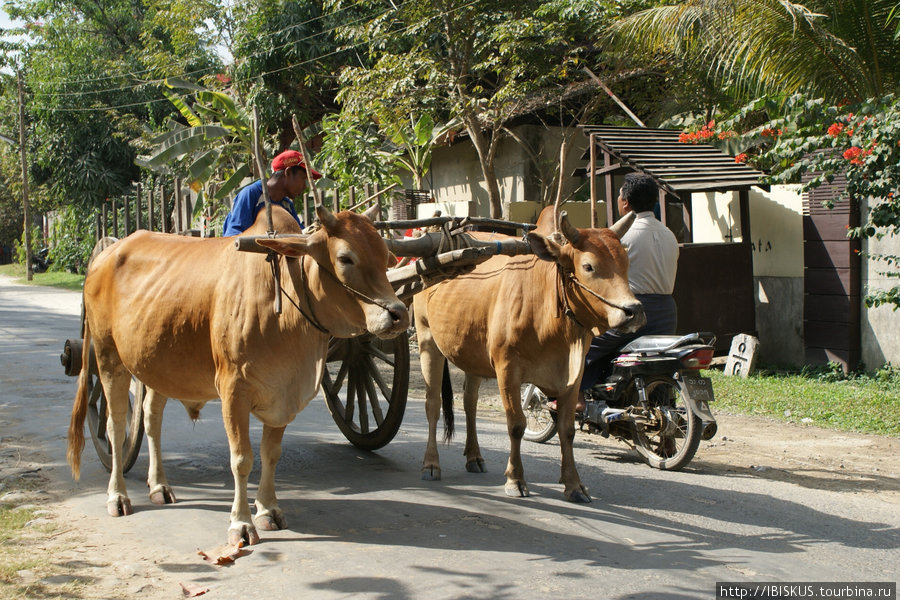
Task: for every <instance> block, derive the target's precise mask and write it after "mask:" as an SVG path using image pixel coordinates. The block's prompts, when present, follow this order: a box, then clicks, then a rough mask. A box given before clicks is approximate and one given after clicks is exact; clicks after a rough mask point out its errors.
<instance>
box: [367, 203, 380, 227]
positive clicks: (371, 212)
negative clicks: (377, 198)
mask: <svg viewBox="0 0 900 600" xmlns="http://www.w3.org/2000/svg"><path fill="white" fill-rule="evenodd" d="M363 216H364V217H367V218H368V219H369V220H370V221H372V222H373V223H374V222H375V221H377V220H378V219H379V218H381V209H380V208H379V207H378V205H377V204H373V205H372V206H370V207H369V208H367V209H366V212H364V213H363Z"/></svg>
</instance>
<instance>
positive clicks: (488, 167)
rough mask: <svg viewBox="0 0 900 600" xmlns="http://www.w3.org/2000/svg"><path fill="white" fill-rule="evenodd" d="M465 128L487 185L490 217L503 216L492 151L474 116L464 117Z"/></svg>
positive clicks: (498, 217) (497, 217)
mask: <svg viewBox="0 0 900 600" xmlns="http://www.w3.org/2000/svg"><path fill="white" fill-rule="evenodd" d="M466 130H467V131H468V132H469V137H470V138H471V139H472V143H473V144H474V145H475V151H476V152H477V153H478V163H479V164H480V165H481V174H482V176H483V177H484V184H485V185H486V186H487V191H488V200H490V203H491V218H492V219H502V218H503V204H502V203H501V198H500V186H499V185H497V175H496V173H495V172H494V153H493V152H491V149H490V147H489V146H490V143H489V142H488V141H487V140H486V139H485V135H484V132H483V131H482V129H481V126H480V124H479V122H478V119H476V118H475V117H474V116H470V117H467V118H466Z"/></svg>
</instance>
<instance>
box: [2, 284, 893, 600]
mask: <svg viewBox="0 0 900 600" xmlns="http://www.w3.org/2000/svg"><path fill="white" fill-rule="evenodd" d="M78 314H79V296H78V295H77V294H73V293H67V292H61V291H56V290H51V289H48V288H26V287H23V286H18V285H13V284H11V283H10V282H9V280H5V279H3V278H0V436H2V437H3V438H4V439H18V438H28V439H30V440H33V441H34V442H36V443H38V444H40V446H41V449H42V451H43V454H44V455H45V456H46V457H47V463H46V465H45V468H44V470H43V473H44V474H46V475H47V476H48V477H49V478H50V480H51V484H50V487H52V488H54V489H55V490H67V491H68V492H69V493H70V496H69V497H68V499H66V500H65V501H64V502H63V503H62V504H61V505H59V507H58V509H59V511H60V512H59V514H61V515H64V516H66V518H67V519H68V520H69V523H68V526H70V527H72V528H75V529H77V530H80V531H81V532H82V533H83V535H84V537H85V542H84V544H85V547H84V548H81V549H80V552H81V554H80V555H79V556H80V560H82V561H83V564H84V572H85V573H90V574H91V576H92V577H97V579H98V581H99V580H100V579H101V578H102V577H103V573H104V572H106V571H111V570H114V571H115V573H116V574H117V575H116V576H117V577H119V579H120V584H121V586H122V588H121V589H123V590H127V593H128V595H129V596H132V595H134V596H135V597H140V598H176V597H179V596H180V594H181V592H180V587H178V584H179V583H191V584H200V585H203V586H205V587H208V588H209V589H210V592H209V593H208V594H207V595H206V596H204V597H208V598H215V599H220V598H221V599H231V598H234V599H237V598H242V599H243V598H325V599H332V598H399V599H404V598H428V599H429V600H430V599H441V598H492V599H496V598H516V599H529V598H548V597H556V598H560V597H567V598H576V597H594V598H636V599H643V598H646V599H651V598H653V599H655V598H670V599H681V598H714V597H715V595H714V587H715V583H716V582H717V581H762V582H798V581H800V582H809V581H853V582H860V581H896V580H897V579H898V569H900V568H898V565H900V534H898V532H900V511H898V510H897V505H896V504H893V503H890V502H886V501H884V500H883V499H881V498H879V497H878V496H877V495H874V494H868V493H867V494H856V493H852V492H832V491H818V490H810V489H809V488H805V487H801V486H798V485H794V484H791V483H783V482H778V481H771V480H763V479H757V478H753V477H747V476H746V475H744V474H741V473H740V472H739V471H738V472H735V473H733V474H728V475H721V474H717V473H712V472H711V471H710V470H708V469H705V468H704V467H703V463H702V460H698V461H695V463H694V464H693V465H692V468H689V469H688V470H687V471H685V472H681V473H662V472H659V471H654V470H651V469H650V468H648V467H646V466H644V465H643V464H641V463H638V462H637V461H636V460H635V459H634V458H633V457H632V456H631V455H630V454H629V453H628V452H627V450H626V449H625V448H624V446H623V447H622V449H621V450H617V449H616V450H614V449H611V448H613V447H612V446H602V447H601V446H597V445H595V444H594V443H592V442H591V441H590V439H589V438H587V437H583V436H579V437H577V438H576V460H577V462H578V464H579V470H580V473H581V477H582V480H583V481H584V482H585V484H586V485H587V486H588V488H589V489H590V490H591V492H592V495H593V497H594V502H593V503H591V504H588V505H574V504H570V503H568V502H566V501H565V500H564V499H563V497H562V487H561V486H560V485H559V484H558V483H557V480H558V476H559V458H558V456H559V450H558V446H557V445H556V444H555V443H551V444H548V445H543V446H542V445H536V444H527V443H526V446H525V447H524V451H525V453H524V454H525V456H524V461H525V469H526V474H527V476H528V480H529V482H530V487H531V492H532V497H531V498H528V499H513V498H507V497H506V496H504V494H503V475H502V473H503V470H504V467H505V463H506V450H505V449H506V447H507V441H506V433H505V426H504V425H503V424H502V423H500V422H498V421H496V420H489V419H483V420H482V421H481V424H480V429H479V434H480V439H481V442H482V447H483V451H484V453H485V458H486V460H487V463H488V468H489V473H487V474H484V475H475V474H470V473H467V472H466V471H465V469H464V466H463V456H462V439H461V436H460V435H458V436H457V439H456V440H455V441H454V442H453V443H452V444H451V445H450V446H445V447H442V448H441V450H442V464H443V467H444V472H443V475H444V479H443V481H441V482H424V481H421V480H420V478H419V465H420V464H421V460H422V453H423V451H424V438H425V422H424V414H423V412H424V411H423V404H422V402H421V400H420V399H417V398H411V399H410V404H409V407H408V409H407V413H406V417H405V419H404V423H403V426H402V428H401V430H400V432H399V434H398V435H397V437H396V438H395V439H394V441H393V442H391V443H390V444H389V445H388V446H387V447H385V448H384V449H382V450H379V451H378V452H377V453H366V452H362V451H359V450H356V449H355V448H353V447H352V446H350V445H349V444H348V443H347V442H346V441H344V439H343V437H342V436H341V434H340V433H339V432H338V430H337V428H336V426H335V425H334V424H333V423H332V421H331V418H330V416H329V415H328V412H327V410H326V409H325V406H324V402H322V401H321V400H316V401H314V402H313V404H312V405H311V406H310V408H308V409H307V410H306V411H304V412H303V413H301V414H300V415H299V416H298V418H297V420H296V421H295V422H294V423H293V424H292V425H291V426H290V427H289V428H288V433H287V434H286V436H285V439H284V453H283V456H282V459H281V464H280V466H279V470H278V475H277V478H276V482H277V489H278V493H279V499H280V503H281V506H282V508H283V509H284V510H285V512H286V514H287V517H288V521H289V526H290V529H289V530H286V531H281V532H276V533H272V534H265V535H264V537H263V542H262V543H261V544H259V545H258V546H255V547H253V553H252V554H251V555H249V556H246V557H243V558H240V559H239V560H238V561H237V562H236V563H235V564H234V565H233V566H231V567H228V568H221V567H211V566H208V565H207V564H205V563H203V562H202V561H200V560H199V558H198V557H197V555H196V551H197V550H198V549H210V548H213V547H215V546H216V545H218V544H221V543H223V542H224V541H225V539H226V528H227V525H228V512H229V508H230V503H231V497H232V480H231V474H230V471H229V469H228V452H227V443H226V440H225V435H224V431H223V429H222V425H221V414H220V412H219V407H218V404H216V403H213V404H210V405H208V406H207V408H206V409H204V412H203V414H202V417H201V421H200V422H198V423H196V424H194V423H191V422H190V421H189V420H188V418H187V416H186V413H185V412H184V410H182V409H181V407H180V405H178V404H177V403H170V405H169V407H168V409H167V411H166V418H165V425H164V441H163V442H164V458H165V461H166V468H167V472H168V475H169V480H170V482H171V483H172V484H173V486H174V487H175V491H176V494H177V496H178V499H179V502H178V504H176V505H174V506H166V507H157V506H153V505H151V504H150V503H149V500H148V499H147V497H146V487H145V485H144V481H143V477H144V474H145V473H146V468H147V460H146V456H145V455H143V454H142V456H141V457H140V458H139V459H138V462H137V463H136V465H135V467H134V469H133V470H132V471H131V472H130V473H129V474H128V476H127V481H128V485H129V490H130V493H131V497H132V501H133V502H134V507H135V514H134V515H132V516H130V517H127V518H119V519H113V518H110V517H107V516H106V514H105V510H106V509H105V489H106V473H105V472H104V471H103V470H102V467H101V466H100V464H99V461H98V460H97V458H96V456H95V455H94V454H93V450H92V448H91V447H90V442H88V447H87V448H86V450H85V455H84V458H83V469H82V471H83V474H82V478H81V481H80V482H77V483H76V482H72V481H71V479H70V478H69V473H68V468H67V466H66V465H65V452H64V444H65V432H66V427H67V425H68V419H69V411H70V410H71V402H72V397H73V395H74V390H75V380H74V379H73V378H68V377H66V376H65V375H64V374H63V373H62V369H61V368H60V365H59V360H58V355H59V352H60V350H61V348H62V343H63V340H64V339H65V338H67V337H73V336H74V335H75V334H77V332H78V326H79V318H78ZM259 433H260V428H259V427H257V426H256V425H255V424H254V434H253V435H254V443H255V444H256V443H258V439H259ZM702 452H703V448H702V447H701V450H700V456H701V457H702ZM257 460H258V459H257ZM735 460H736V463H738V464H742V463H741V461H740V457H735ZM256 477H258V468H257V469H254V474H253V475H251V484H255V483H256ZM251 493H252V489H251ZM67 556H69V555H67ZM104 569H105V570H104ZM123 593H124V592H123Z"/></svg>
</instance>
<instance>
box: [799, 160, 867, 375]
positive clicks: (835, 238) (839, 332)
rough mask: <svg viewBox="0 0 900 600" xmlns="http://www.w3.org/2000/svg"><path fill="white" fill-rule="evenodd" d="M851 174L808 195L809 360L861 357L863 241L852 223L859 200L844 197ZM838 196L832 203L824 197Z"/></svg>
mask: <svg viewBox="0 0 900 600" xmlns="http://www.w3.org/2000/svg"><path fill="white" fill-rule="evenodd" d="M846 185H847V182H846V179H845V178H843V177H841V176H835V178H834V181H833V182H832V183H830V184H826V185H822V186H820V187H818V188H816V189H814V190H812V191H810V192H809V193H807V194H804V198H803V263H804V267H805V268H804V270H803V338H804V344H805V347H806V348H805V350H806V353H805V354H806V357H805V358H806V363H807V364H825V363H828V362H837V363H840V364H841V366H842V367H843V368H844V370H845V371H847V370H850V369H854V368H856V367H857V366H858V364H859V360H860V349H861V344H860V333H859V325H860V323H859V320H860V257H859V249H860V242H859V239H858V238H853V239H851V238H848V237H847V228H848V227H856V226H858V225H859V205H858V203H857V202H855V201H851V200H848V199H843V200H841V199H840V197H841V194H842V192H843V191H844V189H846ZM826 201H827V202H833V203H834V208H831V209H829V208H826V207H825V206H823V202H826Z"/></svg>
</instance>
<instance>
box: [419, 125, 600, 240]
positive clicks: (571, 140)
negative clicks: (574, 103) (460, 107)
mask: <svg viewBox="0 0 900 600" xmlns="http://www.w3.org/2000/svg"><path fill="white" fill-rule="evenodd" d="M514 132H515V133H516V135H517V136H518V137H519V138H520V139H521V140H522V141H523V142H524V143H525V144H526V145H527V148H525V147H523V146H522V144H520V143H519V142H517V141H516V140H515V139H513V138H511V137H509V136H507V137H505V138H504V139H503V140H501V142H500V146H499V148H498V149H497V154H496V159H495V166H494V168H495V171H496V174H497V180H498V184H499V186H500V196H501V201H502V204H503V217H504V218H508V219H511V220H518V219H513V218H511V217H510V204H512V203H517V202H534V203H538V204H545V203H546V202H548V201H552V200H553V199H555V197H556V187H555V183H554V182H552V181H551V178H552V176H553V175H554V174H555V173H556V170H557V168H558V165H559V148H560V144H561V143H562V140H563V136H564V135H568V141H567V150H566V171H567V172H566V177H565V185H564V187H563V198H569V197H572V196H573V195H574V194H575V193H576V190H578V188H579V187H581V184H582V182H581V181H579V180H576V179H574V178H572V177H570V176H569V174H570V173H571V172H572V169H574V168H575V167H576V166H580V165H581V164H582V162H583V161H581V155H582V154H583V153H584V150H585V148H587V138H586V137H585V136H584V135H583V134H582V133H581V132H580V131H574V130H571V129H569V130H566V129H563V128H561V127H549V128H547V127H540V126H537V125H520V126H518V127H515V128H514ZM533 157H537V161H535V160H534V158H533ZM429 179H430V181H431V182H432V188H433V189H434V197H435V201H436V202H435V203H433V204H420V205H419V207H418V210H417V216H418V217H419V218H425V217H430V216H432V215H433V214H434V211H435V210H441V211H442V214H444V215H453V216H473V217H474V216H477V217H489V216H490V215H491V207H490V201H489V199H488V192H487V187H486V186H485V185H484V176H483V175H482V173H481V166H480V164H479V162H478V154H477V153H476V152H475V147H474V146H473V145H472V144H471V143H470V142H467V141H466V142H461V143H458V144H454V145H452V146H448V147H442V148H436V149H435V151H434V154H433V155H432V160H431V173H430V175H429ZM542 180H543V182H544V185H543V186H542V185H541V181H542ZM585 194H586V192H584V191H583V190H582V192H581V195H582V196H583V197H584V198H587V196H586V195H585ZM513 210H514V211H516V210H519V211H520V210H525V209H513ZM528 210H530V209H528ZM588 222H589V220H588ZM582 226H584V225H582Z"/></svg>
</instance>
